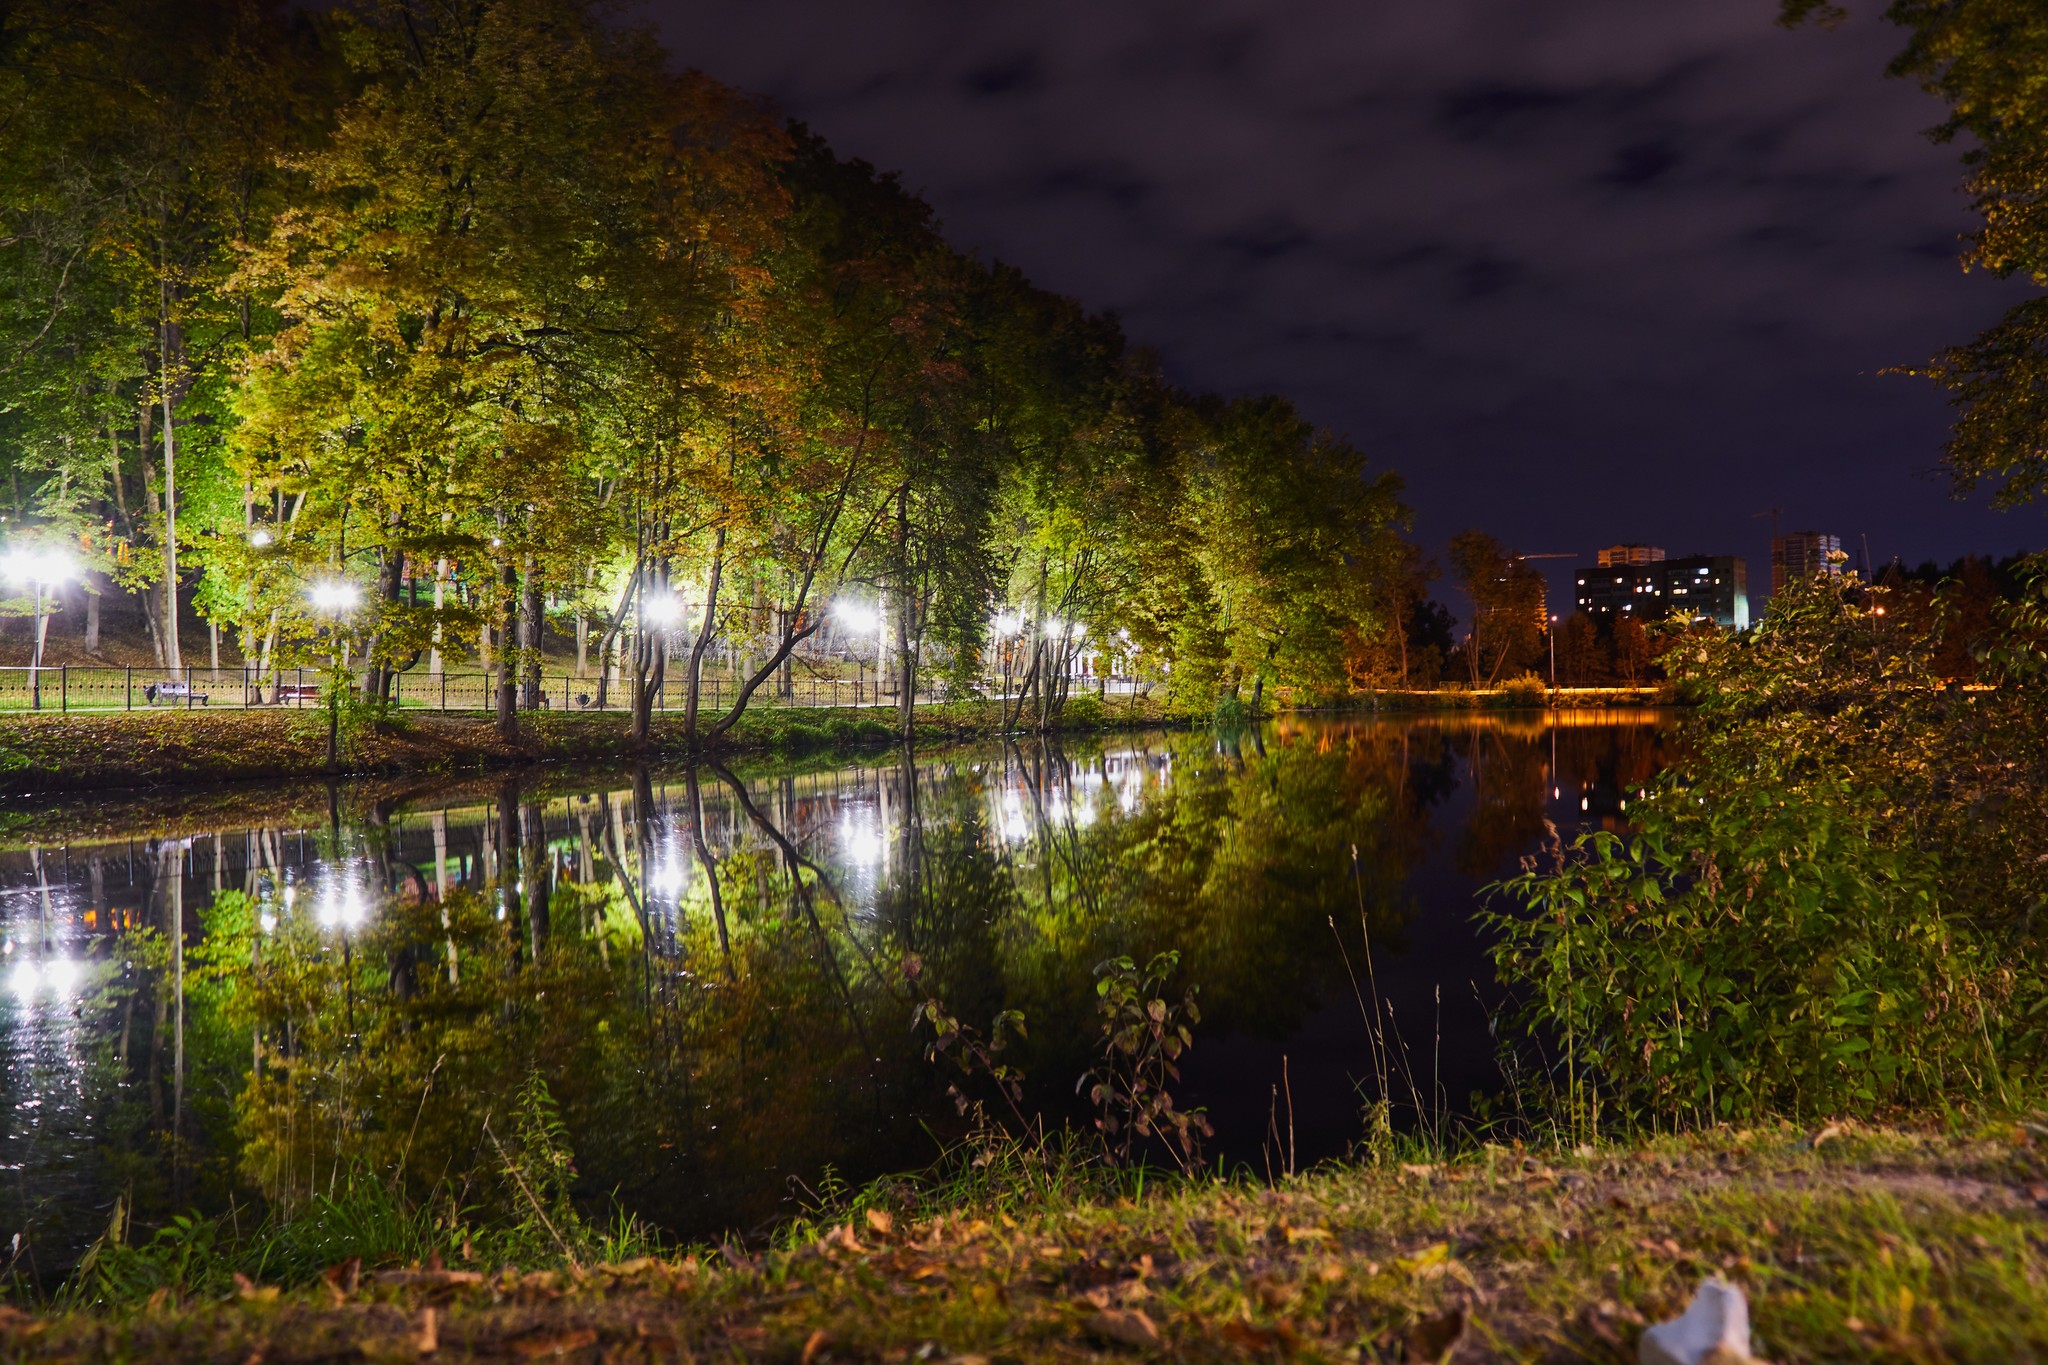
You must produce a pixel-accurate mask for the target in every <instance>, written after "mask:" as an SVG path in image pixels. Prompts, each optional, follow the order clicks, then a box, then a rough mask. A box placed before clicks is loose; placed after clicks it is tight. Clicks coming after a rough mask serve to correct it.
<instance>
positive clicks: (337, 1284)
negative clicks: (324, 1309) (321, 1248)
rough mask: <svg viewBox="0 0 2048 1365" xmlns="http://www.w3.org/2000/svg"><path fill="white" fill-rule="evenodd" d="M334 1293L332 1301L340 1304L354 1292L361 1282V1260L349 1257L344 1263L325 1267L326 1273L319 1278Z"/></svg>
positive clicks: (357, 1257)
mask: <svg viewBox="0 0 2048 1365" xmlns="http://www.w3.org/2000/svg"><path fill="white" fill-rule="evenodd" d="M320 1278H321V1279H322V1280H324V1281H325V1282H326V1284H327V1287H328V1289H330V1290H331V1291H333V1293H334V1301H335V1302H336V1303H340V1302H342V1301H343V1300H344V1299H346V1298H347V1297H348V1296H349V1295H351V1294H353V1293H355V1292H356V1286H357V1285H359V1284H361V1283H362V1280H363V1258H362V1257H360V1256H351V1257H349V1258H348V1259H347V1260H346V1261H340V1262H337V1263H336V1264H334V1265H331V1266H329V1267H327V1273H326V1274H325V1275H322V1276H321V1277H320Z"/></svg>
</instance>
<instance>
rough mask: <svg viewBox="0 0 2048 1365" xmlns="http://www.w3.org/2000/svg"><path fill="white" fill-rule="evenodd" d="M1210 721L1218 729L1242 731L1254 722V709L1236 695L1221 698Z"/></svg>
mask: <svg viewBox="0 0 2048 1365" xmlns="http://www.w3.org/2000/svg"><path fill="white" fill-rule="evenodd" d="M1210 720H1211V721H1212V722H1213V723H1214V724H1215V725H1216V727H1217V728H1218V729H1222V730H1242V729H1243V728H1244V727H1245V726H1247V725H1249V724H1251V722H1252V709H1251V708H1250V707H1249V706H1246V705H1245V704H1244V701H1243V699H1242V698H1240V697H1237V696H1235V695H1231V696H1226V697H1223V698H1220V699H1219V700H1218V701H1217V703H1216V710H1215V713H1214V714H1213V715H1212V716H1211V717H1210Z"/></svg>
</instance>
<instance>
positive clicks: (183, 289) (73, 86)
mask: <svg viewBox="0 0 2048 1365" xmlns="http://www.w3.org/2000/svg"><path fill="white" fill-rule="evenodd" d="M0 51H4V54H5V60H4V62H0V70H4V74H0V94H4V97H5V103H6V105H7V107H8V108H9V110H10V111H11V112H10V116H9V124H10V126H9V129H8V137H7V139H6V141H5V144H4V151H0V156H4V158H5V165H4V166H0V187H4V188H0V214H4V215H5V218H6V220H7V223H6V226H5V228H4V229H0V281H4V284H0V346H4V351H5V358H4V359H0V411H7V410H11V412H12V414H13V416H14V420H15V423H16V426H17V434H18V437H19V447H18V448H19V449H20V451H21V460H20V464H19V466H18V469H17V473H18V474H19V473H26V474H28V475H29V476H30V477H31V478H32V479H36V480H38V481H39V483H40V486H39V487H38V489H37V491H36V495H35V499H34V502H35V508H34V511H35V514H36V515H38V516H40V517H43V518H45V519H46V520H47V521H49V522H50V523H51V524H52V525H53V526H55V527H58V528H61V529H62V530H63V531H64V532H66V533H67V534H69V535H71V536H76V537H80V538H83V539H86V540H89V545H88V549H89V555H88V559H89V563H90V564H91V566H92V567H93V568H96V569H99V570H101V571H102V572H108V571H111V572H112V573H114V575H115V576H116V577H117V578H118V580H119V581H120V582H121V584H122V585H123V586H125V587H128V588H131V589H133V590H136V591H138V592H141V593H142V594H143V595H144V596H143V601H144V606H145V620H146V621H147V623H148V625H149V627H150V632H151V640H152V644H153V646H154V648H155V652H156V655H157V658H158V660H159V662H161V663H162V664H164V665H165V666H167V667H171V668H176V667H178V666H180V664H181V662H182V658H183V652H182V646H181V641H180V636H179V609H178V608H179V602H180V594H181V589H182V584H183V580H184V578H185V576H186V574H187V571H188V570H189V569H190V567H191V566H192V561H193V555H192V554H191V553H190V551H191V550H192V549H193V548H195V546H196V545H197V544H198V543H199V542H201V541H202V540H203V538H204V536H205V534H206V533H207V532H208V531H209V530H210V529H211V527H212V525H213V523H215V522H216V521H218V520H238V519H239V516H238V514H239V513H240V511H241V507H242V502H243V499H242V490H241V489H240V488H238V487H237V486H236V485H235V484H234V483H233V481H232V480H230V479H226V478H223V477H221V474H222V467H221V465H220V464H219V462H218V458H217V457H218V453H219V447H220V439H221V435H222V433H223V431H224V429H225V425H224V423H225V417H226V412H225V409H226V406H227V403H228V401H229V396H230V394H231V393H232V390H233V385H234V379H235V372H236V369H237V367H238V365H239V362H240V358H241V356H242V355H243V354H244V353H245V352H246V350H247V348H248V347H249V346H250V344H251V343H252V341H254V340H255V338H256V337H257V336H258V335H259V334H260V333H261V332H262V330H263V329H264V328H266V327H267V326H268V325H269V319H268V313H267V309H266V307H265V300H264V299H263V298H262V297H261V296H260V295H256V294H253V293H251V292H250V291H249V290H247V289H245V288H241V287H238V286H237V285H236V284H235V282H234V279H233V274H234V267H235V264H236V254H235V253H236V244H237V243H238V242H242V241H246V240H250V239H252V238H254V237H257V236H260V235H261V234H262V233H263V232H264V231H265V230H266V228H267V225H268V223H269V220H270V218H271V216H272V215H273V214H274V213H275V212H276V211H277V210H278V207H279V204H280V202H281V198H280V196H281V194H282V193H283V192H284V191H286V190H287V189H288V187H289V185H290V183H291V179H292V177H291V175H290V174H289V173H288V172H287V171H285V170H284V169H283V165H282V163H283V162H284V161H285V160H286V159H288V158H289V157H290V156H291V155H292V154H293V152H294V151H295V150H296V149H297V148H299V147H301V146H303V145H304V142H305V140H306V137H307V134H308V131H309V129H310V128H311V127H312V126H313V125H314V124H315V123H316V122H317V121H318V120H319V119H320V117H321V115H322V114H323V113H324V111H325V108H326V107H327V104H328V102H329V99H328V95H329V87H328V84H327V82H326V81H325V80H324V79H323V76H324V71H323V69H322V67H321V65H320V63H319V61H318V59H317V54H316V53H315V52H314V50H313V49H312V45H311V44H310V43H309V42H308V41H307V30H306V27H305V25H304V24H303V23H300V22H293V21H289V20H287V19H286V18H285V16H284V15H283V12H282V11H281V9H280V8H279V7H277V6H274V5H269V4H263V3H235V2H234V0H199V2H197V3H170V2H168V0H137V2H136V3H125V2H124V3H118V4H116V3H113V2H112V0H84V2H83V3H57V2H56V0H30V2H29V3H24V4H21V5H17V6H13V7H10V9H9V11H8V14H7V16H6V18H5V20H4V23H0ZM131 469H132V470H133V471H134V473H133V474H131V473H130V470H131ZM138 475H139V482H140V485H141V486H140V488H139V489H137V490H134V494H139V496H135V495H132V494H131V487H130V483H129V480H130V479H131V478H134V477H136V476H138ZM144 546H148V547H149V550H148V552H147V553H130V551H131V550H140V549H141V548H142V547H144ZM152 589H153V591H152ZM95 590H96V589H95Z"/></svg>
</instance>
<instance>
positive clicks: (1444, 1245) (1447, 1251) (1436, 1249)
mask: <svg viewBox="0 0 2048 1365" xmlns="http://www.w3.org/2000/svg"><path fill="white" fill-rule="evenodd" d="M1450 1258H1451V1244H1450V1243H1449V1242H1438V1243H1436V1244H1435V1245H1433V1246H1426V1247H1424V1248H1423V1249H1422V1250H1420V1251H1418V1252H1416V1253H1415V1254H1414V1255H1413V1256H1403V1257H1401V1258H1400V1259H1399V1260H1397V1261H1395V1262H1394V1268H1395V1269H1396V1270H1403V1271H1406V1272H1407V1273H1408V1274H1410V1275H1413V1276H1415V1277H1417V1278H1418V1279H1422V1278H1427V1277H1429V1276H1430V1275H1431V1274H1432V1273H1435V1274H1442V1273H1443V1271H1442V1267H1443V1264H1444V1262H1446V1261H1448V1260H1449V1259H1450Z"/></svg>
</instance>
